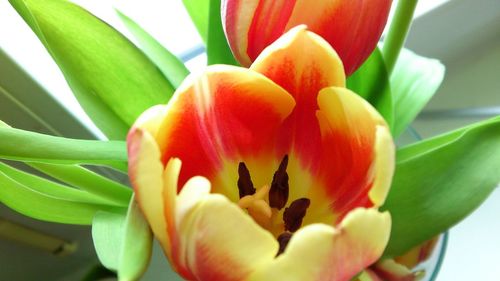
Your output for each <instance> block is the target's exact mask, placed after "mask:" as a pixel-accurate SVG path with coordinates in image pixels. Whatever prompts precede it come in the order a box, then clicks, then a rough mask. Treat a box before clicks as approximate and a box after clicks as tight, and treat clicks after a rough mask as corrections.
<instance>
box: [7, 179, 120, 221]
mask: <svg viewBox="0 0 500 281" xmlns="http://www.w3.org/2000/svg"><path fill="white" fill-rule="evenodd" d="M0 202H2V203H3V204H5V205H6V206H8V207H9V208H11V209H13V210H15V211H17V212H19V213H21V214H23V215H26V216H28V217H32V218H34V219H38V220H43V221H49V222H57V223H67V224H84V225H86V224H91V223H92V218H93V217H94V215H95V213H96V212H98V211H100V210H106V211H109V212H117V211H119V210H120V208H118V207H112V206H107V205H102V204H94V203H86V202H81V201H73V200H68V199H63V198H58V197H55V196H49V195H47V194H43V193H41V192H39V191H37V190H34V189H32V188H30V187H28V186H25V185H23V184H21V183H20V182H18V181H16V180H14V179H12V178H11V177H9V176H7V174H6V173H4V172H3V171H0Z"/></svg>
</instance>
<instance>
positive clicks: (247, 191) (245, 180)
mask: <svg viewBox="0 0 500 281" xmlns="http://www.w3.org/2000/svg"><path fill="white" fill-rule="evenodd" d="M238 176H239V178H238V191H239V193H240V199H241V198H243V197H245V196H247V195H253V194H255V188H254V186H253V183H252V178H251V177H250V171H248V168H247V166H246V165H245V163H243V162H240V164H239V165H238Z"/></svg>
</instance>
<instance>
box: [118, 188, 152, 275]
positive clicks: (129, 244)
mask: <svg viewBox="0 0 500 281" xmlns="http://www.w3.org/2000/svg"><path fill="white" fill-rule="evenodd" d="M124 232H125V233H124V238H123V244H122V247H121V252H120V264H119V267H118V279H119V280H123V281H125V280H139V278H140V277H141V276H142V275H143V274H144V272H145V271H146V269H147V267H148V265H149V261H150V259H151V252H152V247H153V233H152V232H151V229H150V228H149V225H148V222H147V221H146V219H145V218H144V216H143V215H142V213H141V210H140V209H139V206H138V205H137V204H136V202H135V200H134V198H132V200H131V201H130V207H129V209H128V213H127V218H126V220H125V229H124Z"/></svg>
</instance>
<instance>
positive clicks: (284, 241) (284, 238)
mask: <svg viewBox="0 0 500 281" xmlns="http://www.w3.org/2000/svg"><path fill="white" fill-rule="evenodd" d="M290 239H292V234H291V233H290V232H283V233H281V234H280V236H278V243H279V244H280V248H279V250H278V253H277V254H276V256H279V255H281V254H283V252H284V251H285V249H286V246H287V245H288V242H290Z"/></svg>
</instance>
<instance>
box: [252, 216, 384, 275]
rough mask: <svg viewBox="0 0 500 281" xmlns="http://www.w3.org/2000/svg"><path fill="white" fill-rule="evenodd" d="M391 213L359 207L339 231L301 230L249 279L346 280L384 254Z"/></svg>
mask: <svg viewBox="0 0 500 281" xmlns="http://www.w3.org/2000/svg"><path fill="white" fill-rule="evenodd" d="M390 228H391V219H390V215H389V214H388V213H380V212H378V211H376V210H374V209H363V208H359V209H356V210H354V211H352V212H351V213H349V214H348V215H347V216H346V217H345V219H344V220H343V221H342V222H341V224H340V225H339V226H338V227H337V228H333V227H330V226H327V225H324V224H312V225H309V226H307V227H305V228H302V229H300V230H299V231H297V232H296V233H295V234H294V236H292V239H291V240H290V243H289V244H288V246H287V248H286V250H285V252H284V253H283V254H282V255H281V256H279V257H278V258H276V259H275V261H273V262H271V263H269V264H268V265H266V267H263V268H262V269H261V270H259V271H257V272H255V273H254V274H253V275H252V276H251V277H250V278H249V279H248V280H252V281H260V280H287V281H295V280H296V281H303V280H308V281H316V280H317V281H346V280H351V278H353V277H354V276H355V275H356V274H357V273H359V272H361V271H362V270H363V269H365V268H366V267H368V266H370V265H371V264H372V263H374V262H375V261H376V260H378V259H379V258H380V256H381V255H382V253H383V251H384V248H385V246H386V245H387V242H388V240H389V234H390Z"/></svg>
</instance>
